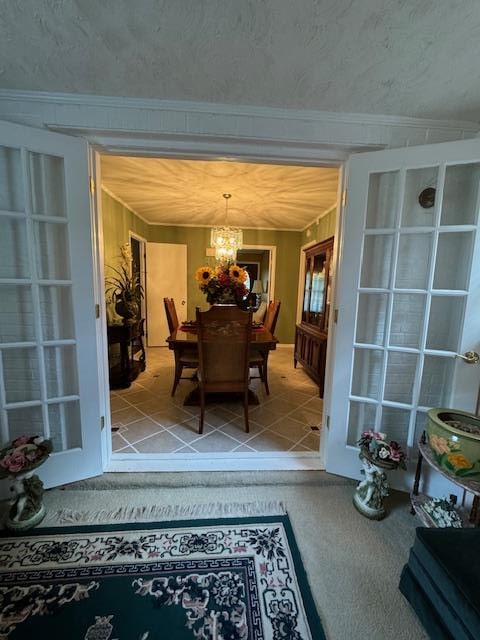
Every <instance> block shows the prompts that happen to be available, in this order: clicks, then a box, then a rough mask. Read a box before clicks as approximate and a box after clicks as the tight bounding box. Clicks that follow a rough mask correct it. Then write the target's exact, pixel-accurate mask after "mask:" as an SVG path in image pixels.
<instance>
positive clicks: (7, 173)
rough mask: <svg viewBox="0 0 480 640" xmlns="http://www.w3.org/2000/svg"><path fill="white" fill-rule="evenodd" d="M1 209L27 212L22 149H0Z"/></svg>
mask: <svg viewBox="0 0 480 640" xmlns="http://www.w3.org/2000/svg"><path fill="white" fill-rule="evenodd" d="M0 209H3V210H5V211H24V210H25V200H24V194H23V175H22V163H21V156H20V149H12V148H10V147H0Z"/></svg>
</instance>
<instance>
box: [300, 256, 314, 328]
mask: <svg viewBox="0 0 480 640" xmlns="http://www.w3.org/2000/svg"><path fill="white" fill-rule="evenodd" d="M306 269H307V271H306V273H305V293H304V295H303V312H302V320H305V321H307V320H308V308H309V306H310V304H309V303H310V289H311V286H312V278H311V275H310V260H307V266H306Z"/></svg>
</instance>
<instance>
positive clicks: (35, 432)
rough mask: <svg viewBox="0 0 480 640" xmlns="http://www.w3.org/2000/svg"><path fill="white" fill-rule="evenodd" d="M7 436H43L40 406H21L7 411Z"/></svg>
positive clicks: (10, 438)
mask: <svg viewBox="0 0 480 640" xmlns="http://www.w3.org/2000/svg"><path fill="white" fill-rule="evenodd" d="M7 427H8V438H9V440H13V439H14V438H18V437H19V436H45V435H46V434H45V432H44V428H43V416H42V407H41V406H35V407H22V408H21V409H9V410H8V411H7Z"/></svg>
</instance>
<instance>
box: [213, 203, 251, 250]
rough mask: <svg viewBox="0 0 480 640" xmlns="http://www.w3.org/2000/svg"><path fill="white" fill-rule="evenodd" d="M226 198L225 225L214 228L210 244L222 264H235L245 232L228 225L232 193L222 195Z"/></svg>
mask: <svg viewBox="0 0 480 640" xmlns="http://www.w3.org/2000/svg"><path fill="white" fill-rule="evenodd" d="M222 195H223V197H224V198H225V225H224V226H223V227H213V228H212V232H211V236H210V244H211V246H212V247H213V248H214V249H215V258H216V259H217V260H219V261H220V262H233V261H234V260H236V258H237V251H238V249H241V248H242V244H243V231H242V230H241V229H240V228H238V227H230V226H229V225H228V201H229V200H230V198H231V197H232V194H231V193H224V194H222Z"/></svg>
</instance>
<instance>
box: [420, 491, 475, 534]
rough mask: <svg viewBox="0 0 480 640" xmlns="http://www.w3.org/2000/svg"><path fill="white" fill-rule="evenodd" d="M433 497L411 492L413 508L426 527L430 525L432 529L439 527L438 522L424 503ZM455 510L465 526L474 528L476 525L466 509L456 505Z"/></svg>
mask: <svg viewBox="0 0 480 640" xmlns="http://www.w3.org/2000/svg"><path fill="white" fill-rule="evenodd" d="M431 499H432V497H431V496H427V495H426V494H424V493H419V494H418V495H417V496H416V495H414V494H413V493H411V494H410V502H411V504H412V508H413V509H414V510H415V513H416V515H417V516H418V518H419V520H420V521H421V523H422V524H423V525H424V526H425V527H429V528H430V529H437V528H438V525H437V523H436V522H435V520H433V518H432V517H431V516H430V514H428V513H427V512H426V511H425V509H424V505H425V503H426V502H427V500H431ZM455 511H456V512H457V513H458V515H459V516H460V518H461V519H462V526H463V527H470V528H472V527H473V526H474V525H473V524H472V523H471V522H470V520H469V514H468V511H467V510H466V509H463V508H462V507H455Z"/></svg>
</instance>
